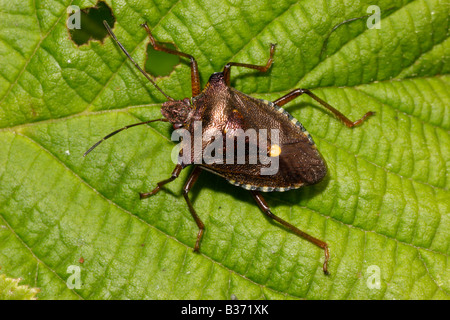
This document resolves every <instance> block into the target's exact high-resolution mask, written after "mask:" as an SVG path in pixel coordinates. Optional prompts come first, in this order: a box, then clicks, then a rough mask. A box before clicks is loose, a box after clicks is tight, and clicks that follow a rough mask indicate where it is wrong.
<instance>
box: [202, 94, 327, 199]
mask: <svg viewBox="0 0 450 320" xmlns="http://www.w3.org/2000/svg"><path fill="white" fill-rule="evenodd" d="M227 105H229V106H230V107H229V109H228V110H227V112H228V117H227V123H226V125H225V128H226V129H227V131H228V132H229V131H230V130H231V131H232V130H235V129H242V130H244V131H246V130H248V129H255V130H256V132H257V135H258V140H257V141H260V140H259V138H260V137H261V135H260V133H261V130H262V129H265V130H266V132H267V136H268V142H267V155H271V154H272V157H270V158H269V163H267V162H266V163H262V162H261V161H260V158H259V157H258V161H257V163H253V164H252V163H250V162H249V161H248V160H249V157H248V154H251V152H252V151H251V150H253V149H252V147H254V146H253V145H252V142H253V140H251V139H250V140H248V141H247V142H246V162H245V163H244V164H239V163H237V160H238V159H237V155H235V156H234V160H235V161H234V164H227V163H226V162H225V161H224V164H211V165H204V167H205V168H206V169H209V170H210V171H213V172H214V173H216V174H218V175H221V176H223V177H224V178H226V179H227V180H228V181H229V182H231V183H233V184H236V185H239V186H242V187H244V188H246V189H257V190H262V191H273V190H278V191H284V190H289V189H294V188H299V187H301V186H303V185H308V184H314V183H317V182H319V181H320V180H321V179H322V178H323V177H324V176H325V174H326V171H327V169H326V165H325V162H324V160H323V158H322V157H321V155H320V153H319V152H318V151H317V148H316V146H315V144H314V142H313V140H312V138H311V137H310V135H309V133H308V132H307V131H306V130H305V129H304V128H303V126H302V125H301V124H300V122H299V121H297V120H296V119H295V118H293V117H292V116H291V115H290V114H289V113H288V112H287V111H285V110H284V109H282V108H280V107H278V106H277V105H275V104H273V103H272V102H270V101H265V100H259V99H255V98H253V97H250V96H248V95H245V94H243V93H241V92H239V91H237V90H235V89H232V88H230V96H229V101H228V104H227ZM271 130H277V131H278V142H277V143H276V142H275V139H274V137H273V135H274V134H273V132H274V131H271ZM256 143H257V144H258V147H261V145H260V143H259V142H256ZM224 145H225V144H224ZM224 151H225V152H224V154H226V151H227V150H224ZM235 151H236V149H235ZM271 151H272V153H271ZM276 155H278V157H276ZM224 159H225V156H224ZM274 166H275V167H274ZM269 168H271V169H269Z"/></svg>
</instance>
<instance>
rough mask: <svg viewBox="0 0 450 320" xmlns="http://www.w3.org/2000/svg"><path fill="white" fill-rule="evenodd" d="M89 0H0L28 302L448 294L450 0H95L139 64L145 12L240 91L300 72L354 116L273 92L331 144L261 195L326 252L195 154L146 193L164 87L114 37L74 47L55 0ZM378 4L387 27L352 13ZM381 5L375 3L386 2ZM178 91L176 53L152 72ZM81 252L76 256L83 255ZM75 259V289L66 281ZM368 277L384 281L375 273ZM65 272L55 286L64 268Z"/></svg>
mask: <svg viewBox="0 0 450 320" xmlns="http://www.w3.org/2000/svg"><path fill="white" fill-rule="evenodd" d="M71 4H75V5H79V6H80V7H82V8H85V7H88V6H93V5H95V2H93V1H73V2H72V1H56V0H48V1H44V2H33V1H29V2H25V1H21V2H17V3H15V2H11V1H6V0H1V1H0V56H1V61H2V63H1V64H0V128H1V129H0V146H1V147H2V148H1V150H0V266H1V267H2V272H4V273H5V274H6V275H7V276H8V277H11V278H21V279H23V280H22V283H23V284H26V285H29V286H31V287H36V288H40V290H41V291H40V293H39V294H38V298H40V299H111V298H114V299H185V298H186V299H230V297H231V296H232V294H234V295H235V296H236V297H237V298H238V299H261V298H267V299H297V298H306V299H448V298H449V297H450V276H449V275H450V270H449V268H450V267H449V263H448V255H449V250H450V249H449V248H450V246H449V242H450V236H449V234H450V214H449V213H450V201H449V199H450V192H449V185H450V179H449V172H450V170H449V168H450V162H449V159H450V137H449V129H450V110H449V105H450V103H449V102H450V93H449V92H450V90H449V86H450V77H449V73H450V58H449V57H450V42H449V36H448V30H449V16H450V15H449V6H448V3H447V2H446V1H445V0H441V1H439V0H416V1H407V0H404V1H389V0H386V1H353V0H349V1H345V2H344V1H333V2H321V1H314V0H304V1H293V0H291V1H289V0H286V1H277V2H276V4H275V2H271V1H264V0H258V1H250V0H248V1H247V0H242V1H239V0H233V1H206V0H188V1H175V0H157V1H153V2H143V1H128V2H124V1H114V2H109V1H108V4H109V5H110V6H111V8H112V10H113V13H114V16H115V17H116V19H117V22H116V24H115V26H114V31H115V32H116V34H117V37H118V38H119V39H120V40H121V42H122V44H123V45H124V46H125V47H126V48H127V49H128V50H129V52H130V53H131V55H132V56H133V57H134V58H135V59H136V60H137V61H138V62H139V64H140V65H143V64H144V62H145V61H144V60H145V49H146V45H147V42H148V39H147V37H146V33H145V31H144V30H142V28H141V27H140V26H139V24H140V23H142V22H143V21H147V22H148V24H149V26H150V27H151V29H152V30H153V33H154V36H155V37H156V38H157V39H158V40H159V41H162V42H171V43H174V44H175V45H176V47H177V48H178V49H179V50H181V51H183V52H187V53H189V54H192V55H193V56H194V57H196V59H197V61H198V64H199V68H200V72H201V80H202V84H203V85H204V84H205V83H206V82H207V80H208V78H209V75H210V74H211V73H213V72H217V71H221V70H222V68H223V66H224V65H225V64H226V63H227V62H229V61H236V62H243V63H255V64H261V63H264V62H265V61H266V59H267V57H268V54H269V44H270V43H277V44H278V46H277V51H276V53H275V63H274V65H273V66H272V68H271V70H270V71H269V72H267V73H266V74H258V73H257V72H255V71H254V70H246V69H242V68H234V69H233V70H232V75H231V76H232V85H233V86H234V87H235V88H237V89H238V90H240V91H242V92H245V93H247V94H251V95H253V96H256V97H259V98H264V99H267V100H272V101H273V100H275V99H277V98H279V97H281V96H282V95H284V94H286V93H288V92H289V91H290V90H292V89H295V88H298V87H301V88H309V89H311V90H312V91H313V92H314V93H316V94H317V95H318V96H320V97H321V98H322V99H324V100H325V101H327V102H328V103H330V104H331V105H332V106H334V107H336V108H337V109H338V110H340V111H341V112H342V113H344V114H345V115H347V116H348V117H349V118H351V119H358V118H360V117H361V116H362V115H363V114H364V113H366V112H367V111H375V112H376V115H375V116H373V117H371V118H370V119H368V121H366V122H365V123H363V125H361V126H359V127H357V128H353V129H348V128H347V127H345V126H343V125H342V124H341V123H340V122H339V121H338V120H337V119H336V118H334V117H333V116H332V115H330V114H329V113H328V112H326V111H325V110H324V109H323V108H322V107H320V106H319V105H318V104H317V103H315V102H313V101H312V100H311V99H309V98H308V97H303V96H302V97H300V98H298V99H296V100H294V101H293V102H290V103H289V104H288V105H286V106H285V107H286V110H287V111H288V112H290V113H291V114H292V115H293V116H294V117H296V118H297V119H299V120H300V121H301V122H302V123H303V125H304V126H305V127H306V128H307V129H308V131H309V132H310V133H311V135H312V137H313V138H314V140H315V141H316V144H317V146H318V148H319V150H320V151H321V153H322V155H323V156H324V158H325V159H326V161H327V165H328V169H329V174H328V176H327V178H326V179H325V180H324V181H322V182H321V183H319V184H317V185H315V186H310V187H305V188H302V189H299V190H295V191H289V192H284V193H270V194H267V195H266V200H267V201H268V203H269V205H270V206H271V208H272V211H273V212H274V213H275V214H276V215H278V216H280V217H281V218H283V219H285V220H287V221H289V222H290V223H292V224H293V225H295V226H297V227H299V228H300V229H301V230H303V231H305V232H307V233H309V234H311V235H313V236H315V237H317V238H320V239H322V240H324V241H326V242H327V243H328V244H329V247H330V254H331V259H330V263H329V269H330V273H331V274H330V275H329V276H325V275H324V274H323V272H322V270H321V267H322V263H323V251H322V250H321V249H319V248H317V247H316V246H314V245H313V244H311V243H309V242H307V241H305V240H303V239H300V238H299V237H297V236H295V235H294V234H292V233H290V232H288V231H287V230H286V229H283V228H281V227H280V226H278V225H277V224H276V223H273V222H271V221H269V220H268V219H267V218H265V217H264V216H263V214H262V213H261V211H260V210H259V208H258V207H257V206H256V204H255V203H254V202H253V199H252V197H251V196H250V195H249V194H248V193H247V192H243V189H240V188H237V187H234V186H232V185H230V184H228V183H227V182H226V181H225V180H223V179H222V178H220V177H218V176H215V175H213V174H210V173H204V174H202V175H201V176H200V178H199V181H198V182H197V184H196V186H195V187H194V189H193V191H192V192H191V193H190V197H191V199H192V202H193V205H194V207H195V209H196V210H197V212H198V214H199V216H200V218H201V219H202V220H203V221H204V223H205V225H206V230H205V234H204V237H203V241H202V246H201V252H200V253H198V254H196V253H193V251H192V248H193V246H194V243H195V238H196V234H197V227H196V224H195V222H194V221H193V219H192V217H191V215H190V213H189V210H188V208H187V205H186V203H185V202H184V198H183V196H182V187H183V183H184V182H185V181H186V178H187V175H188V174H189V171H190V169H186V170H184V171H183V172H182V174H181V176H180V178H179V179H177V180H175V181H174V182H172V183H170V184H168V185H167V187H165V188H164V190H163V191H161V192H159V193H158V194H157V195H155V196H154V197H152V198H150V199H146V200H143V201H141V200H140V199H139V195H138V193H139V192H145V191H149V190H151V189H153V188H154V187H155V184H156V182H158V181H160V180H163V179H166V178H168V177H169V176H170V174H171V172H172V170H173V167H174V165H173V163H172V161H171V160H170V154H171V151H172V148H173V146H174V144H173V143H172V142H171V141H170V132H171V130H170V125H169V124H165V123H156V124H152V125H151V126H140V127H136V128H133V129H130V130H127V131H126V132H123V133H121V134H119V135H117V136H115V137H114V138H111V139H109V140H108V141H107V142H105V143H103V144H102V145H101V146H99V147H98V148H97V149H95V151H94V152H92V153H91V154H89V156H88V157H86V158H83V156H82V155H83V153H84V152H85V151H86V150H87V149H88V148H89V147H90V146H91V145H92V144H93V143H94V142H96V141H97V140H98V139H100V138H101V137H103V136H105V135H106V134H108V133H109V132H111V131H113V130H115V129H118V128H120V127H122V126H124V125H127V124H132V123H135V122H139V121H143V120H148V119H154V118H159V117H160V116H161V115H160V105H161V103H162V102H163V101H164V97H163V96H162V95H161V94H160V93H159V92H158V91H157V90H155V88H154V87H152V85H151V84H150V83H148V82H146V80H145V79H144V78H143V77H142V75H141V74H139V72H138V71H137V70H136V69H135V68H134V66H133V65H132V64H131V63H130V62H129V61H128V60H126V57H125V56H124V54H123V53H122V52H121V51H120V50H119V49H118V48H117V46H116V45H115V44H114V42H112V41H111V39H109V38H108V39H106V40H105V41H104V43H100V42H96V41H91V42H89V44H87V45H83V46H80V47H78V46H76V45H75V44H74V43H73V42H71V40H70V37H69V33H68V30H67V28H66V26H65V20H66V19H67V7H68V6H69V5H71ZM374 4H376V5H379V6H380V8H381V9H382V10H386V9H389V8H392V7H395V9H394V10H391V11H389V12H387V11H386V14H383V15H382V20H381V29H367V27H366V24H365V20H363V21H354V22H352V23H349V24H346V25H343V26H341V27H340V28H338V29H337V30H336V31H335V32H334V33H333V34H331V36H330V39H329V42H328V46H327V48H326V50H325V55H324V56H322V57H319V56H320V51H321V48H322V43H323V42H324V40H325V38H326V36H327V35H328V33H329V32H330V31H331V29H332V28H333V26H335V25H337V24H338V23H340V22H342V21H343V20H345V19H350V18H354V17H359V16H363V15H366V14H367V11H366V10H367V7H368V6H369V5H374ZM383 12H384V11H383ZM157 83H158V85H160V86H161V88H162V89H163V90H165V91H166V92H167V93H168V94H169V95H171V96H173V97H176V98H178V99H182V98H184V97H190V92H191V88H190V69H189V65H188V61H183V62H182V63H180V64H179V65H178V66H177V67H176V68H175V70H174V71H173V72H172V73H171V74H170V75H169V76H168V77H164V78H160V79H158V80H157ZM81 258H83V259H81ZM70 266H76V267H79V269H78V270H79V278H80V280H81V284H80V286H78V287H77V286H75V287H74V286H71V285H70V283H72V282H70V281H69V280H70V277H71V276H73V275H74V274H73V273H71V272H68V267H70ZM377 277H378V278H379V280H380V282H379V284H380V286H379V288H376V287H374V284H376V280H377ZM68 284H69V285H68Z"/></svg>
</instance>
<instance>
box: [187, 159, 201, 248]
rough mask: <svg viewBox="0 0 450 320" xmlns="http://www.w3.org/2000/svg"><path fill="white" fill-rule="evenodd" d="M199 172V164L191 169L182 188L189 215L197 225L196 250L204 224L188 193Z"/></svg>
mask: <svg viewBox="0 0 450 320" xmlns="http://www.w3.org/2000/svg"><path fill="white" fill-rule="evenodd" d="M201 172H202V169H201V168H200V167H199V166H196V167H195V168H194V170H193V171H192V173H191V175H190V176H189V178H188V180H187V181H186V184H185V185H184V188H183V196H184V199H185V200H186V203H187V205H188V207H189V211H190V212H191V215H192V217H193V218H194V220H195V223H197V227H198V234H197V241H196V242H195V246H194V251H198V250H199V249H200V241H201V240H202V236H203V230H204V229H205V225H204V224H203V222H202V220H200V217H199V216H198V215H197V213H196V212H195V209H194V207H193V206H192V203H191V200H190V199H189V196H188V193H189V191H190V190H191V189H192V187H193V186H194V184H195V182H196V181H197V179H198V177H199V176H200V173H201Z"/></svg>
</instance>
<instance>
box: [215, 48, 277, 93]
mask: <svg viewBox="0 0 450 320" xmlns="http://www.w3.org/2000/svg"><path fill="white" fill-rule="evenodd" d="M275 47H276V44H273V43H271V44H270V57H269V59H268V60H267V63H266V65H265V66H259V65H255V64H248V63H239V62H228V63H227V64H226V66H225V67H224V68H223V75H224V77H225V83H226V84H227V85H230V70H231V67H232V66H235V67H244V68H250V69H255V70H258V71H260V72H266V71H267V70H269V68H270V66H271V65H272V63H273V54H274V52H275Z"/></svg>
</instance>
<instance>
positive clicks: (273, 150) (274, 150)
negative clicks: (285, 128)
mask: <svg viewBox="0 0 450 320" xmlns="http://www.w3.org/2000/svg"><path fill="white" fill-rule="evenodd" d="M280 153H281V148H280V146H279V145H277V144H273V145H272V146H271V147H270V156H271V157H278V156H279V155H280Z"/></svg>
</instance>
